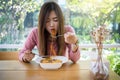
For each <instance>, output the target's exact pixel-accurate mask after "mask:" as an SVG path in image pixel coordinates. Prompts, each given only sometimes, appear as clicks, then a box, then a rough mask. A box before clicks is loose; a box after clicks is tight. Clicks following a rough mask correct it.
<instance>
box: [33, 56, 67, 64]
mask: <svg viewBox="0 0 120 80" xmlns="http://www.w3.org/2000/svg"><path fill="white" fill-rule="evenodd" d="M44 57H45V56H40V57H39V56H37V55H36V56H35V58H34V61H35V62H36V63H38V64H39V63H40V61H41V60H42V59H43V58H44ZM52 59H59V60H61V61H62V63H66V62H67V61H68V58H67V57H65V56H52Z"/></svg>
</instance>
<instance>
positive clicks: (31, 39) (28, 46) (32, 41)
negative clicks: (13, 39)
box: [19, 29, 36, 61]
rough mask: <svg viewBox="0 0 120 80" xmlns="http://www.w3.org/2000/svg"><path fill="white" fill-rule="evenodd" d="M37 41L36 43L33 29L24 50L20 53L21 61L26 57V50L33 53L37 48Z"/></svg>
mask: <svg viewBox="0 0 120 80" xmlns="http://www.w3.org/2000/svg"><path fill="white" fill-rule="evenodd" d="M35 45H36V41H35V29H33V30H32V31H31V32H30V34H29V35H28V37H27V39H26V41H25V44H24V46H23V48H22V49H21V50H20V52H19V60H20V61H22V57H23V56H24V52H25V51H26V50H30V51H32V49H33V48H34V47H35Z"/></svg>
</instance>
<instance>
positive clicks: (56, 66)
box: [35, 56, 68, 69]
mask: <svg viewBox="0 0 120 80" xmlns="http://www.w3.org/2000/svg"><path fill="white" fill-rule="evenodd" d="M44 58H45V57H44V56H41V57H37V58H36V59H35V62H36V63H38V64H40V66H41V67H42V68H43V69H59V68H60V67H61V66H62V64H63V63H66V62H67V61H68V58H67V57H65V56H52V59H59V60H61V61H62V62H61V63H40V61H41V60H42V59H44Z"/></svg>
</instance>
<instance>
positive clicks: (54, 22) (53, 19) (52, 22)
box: [46, 11, 59, 34]
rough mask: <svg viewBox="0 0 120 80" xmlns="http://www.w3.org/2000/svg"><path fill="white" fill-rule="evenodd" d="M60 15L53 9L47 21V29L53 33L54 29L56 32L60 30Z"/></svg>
mask: <svg viewBox="0 0 120 80" xmlns="http://www.w3.org/2000/svg"><path fill="white" fill-rule="evenodd" d="M58 23H59V22H58V17H57V15H56V13H55V11H51V12H50V14H49V16H48V18H47V21H46V30H47V31H48V32H49V33H50V34H51V33H52V32H51V31H52V30H53V29H54V30H55V31H56V32H57V30H58Z"/></svg>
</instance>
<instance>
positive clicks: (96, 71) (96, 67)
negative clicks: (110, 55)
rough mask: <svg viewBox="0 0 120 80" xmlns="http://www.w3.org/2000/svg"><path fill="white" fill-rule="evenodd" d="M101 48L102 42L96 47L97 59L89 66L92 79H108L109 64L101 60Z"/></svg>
mask: <svg viewBox="0 0 120 80" xmlns="http://www.w3.org/2000/svg"><path fill="white" fill-rule="evenodd" d="M102 49H103V48H102V44H99V46H98V47H97V50H98V55H97V59H96V61H94V62H92V65H91V68H90V70H91V77H92V80H108V78H109V67H108V66H109V65H108V64H106V62H104V61H103V57H102Z"/></svg>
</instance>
